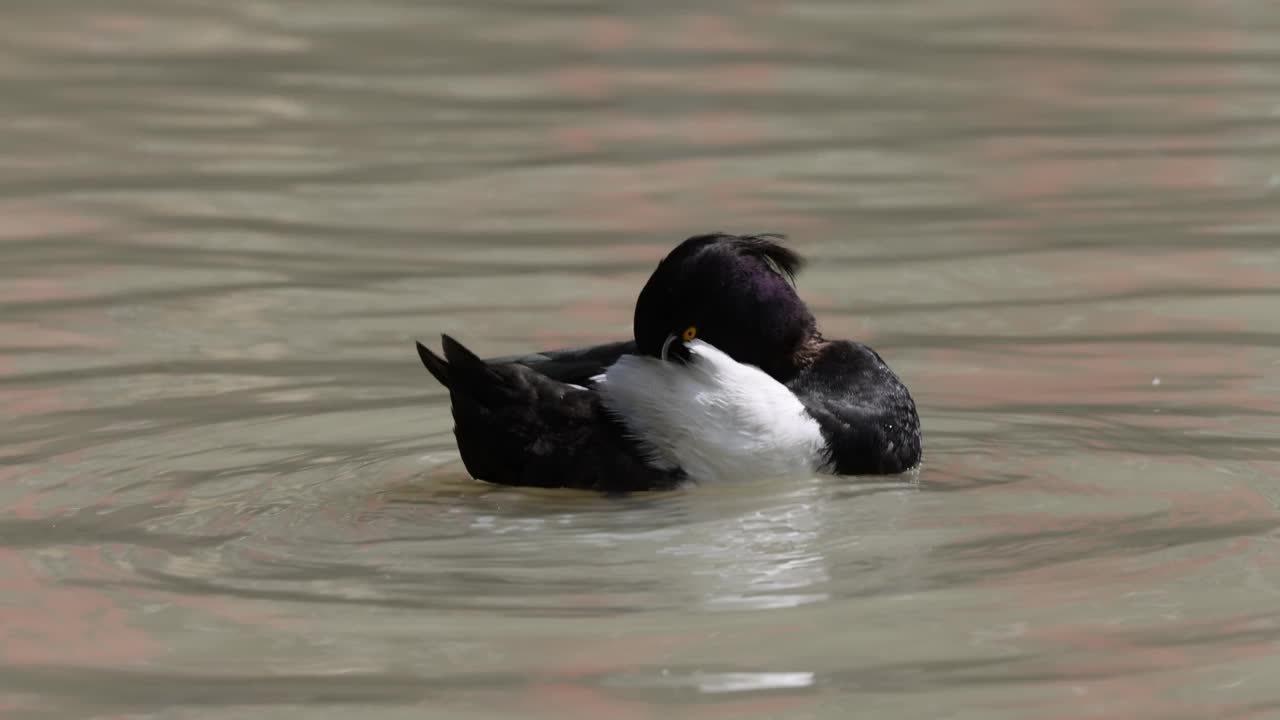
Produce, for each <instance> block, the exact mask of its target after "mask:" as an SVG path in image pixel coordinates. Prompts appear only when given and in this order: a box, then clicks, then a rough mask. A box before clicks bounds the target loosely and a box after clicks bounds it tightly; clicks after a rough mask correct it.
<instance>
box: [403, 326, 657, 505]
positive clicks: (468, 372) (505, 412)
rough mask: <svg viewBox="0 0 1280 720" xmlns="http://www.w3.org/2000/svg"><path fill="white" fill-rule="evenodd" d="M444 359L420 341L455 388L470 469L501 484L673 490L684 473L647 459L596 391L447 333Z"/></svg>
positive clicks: (458, 428)
mask: <svg viewBox="0 0 1280 720" xmlns="http://www.w3.org/2000/svg"><path fill="white" fill-rule="evenodd" d="M442 345H443V347H444V354H445V357H444V359H442V358H440V357H439V356H437V355H435V354H434V353H432V352H431V351H430V350H428V349H427V348H426V347H424V346H423V345H422V344H421V343H418V355H419V357H421V358H422V363H423V365H425V366H426V368H427V370H429V371H431V374H432V375H435V377H436V379H437V380H439V381H440V382H441V383H442V384H444V385H445V386H446V387H448V388H449V395H450V397H451V399H452V402H453V419H454V430H453V432H454V436H455V437H456V438H457V440H458V450H459V452H460V453H461V455H462V462H463V464H464V465H466V467H467V472H469V473H471V475H472V476H473V477H475V478H478V479H480V480H487V481H489V482H493V483H498V484H502V485H526V486H534V487H572V488H583V489H590V490H600V491H605V492H629V491H635V490H653V489H663V488H670V487H674V486H675V485H677V484H678V483H679V482H680V480H681V479H682V476H681V474H680V473H679V472H678V471H667V470H660V469H658V468H654V467H652V466H650V465H649V464H647V463H646V462H645V461H644V459H643V457H642V456H641V455H640V453H639V451H638V449H637V448H636V446H635V444H634V443H633V442H632V441H631V440H630V439H629V438H627V437H626V435H625V433H624V430H623V427H622V426H621V424H619V423H618V422H617V421H616V420H615V419H614V418H612V417H611V416H610V415H609V414H608V413H607V412H606V411H605V409H604V406H603V404H602V402H601V400H600V396H599V394H598V393H596V392H595V391H594V390H583V389H581V388H576V387H574V386H572V385H569V384H566V383H564V382H561V381H559V380H554V379H552V378H549V377H547V376H546V375H543V374H542V373H539V372H538V371H536V370H534V369H532V368H529V367H526V366H524V365H521V364H518V363H489V362H486V361H484V360H481V359H480V358H479V357H477V356H476V355H475V354H474V353H472V352H471V351H470V350H467V349H466V348H465V347H463V346H462V344H461V343H459V342H457V341H456V340H454V339H453V338H451V337H449V336H448V335H445V336H443V337H442Z"/></svg>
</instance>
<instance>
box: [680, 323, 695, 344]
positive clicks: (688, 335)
mask: <svg viewBox="0 0 1280 720" xmlns="http://www.w3.org/2000/svg"><path fill="white" fill-rule="evenodd" d="M680 337H682V338H684V341H685V342H689V341H690V340H692V339H694V338H696V337H698V328H696V327H694V326H693V325H690V326H689V327H687V328H685V329H684V332H682V333H680Z"/></svg>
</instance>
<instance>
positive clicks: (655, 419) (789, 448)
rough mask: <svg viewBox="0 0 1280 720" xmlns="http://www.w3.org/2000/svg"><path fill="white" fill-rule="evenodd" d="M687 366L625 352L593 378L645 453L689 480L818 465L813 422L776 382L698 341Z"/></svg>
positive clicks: (791, 472) (779, 473)
mask: <svg viewBox="0 0 1280 720" xmlns="http://www.w3.org/2000/svg"><path fill="white" fill-rule="evenodd" d="M689 351H690V353H691V355H692V359H691V360H690V361H689V363H688V364H687V365H684V364H680V363H678V362H668V361H663V360H659V359H658V358H652V357H642V356H638V355H624V356H622V357H621V358H619V359H618V361H617V362H616V363H614V364H613V365H612V366H610V367H609V369H608V370H606V371H605V374H604V375H602V376H599V377H598V378H596V379H597V381H599V384H598V389H599V391H600V394H601V396H602V397H603V399H604V403H605V407H607V408H608V409H609V410H610V412H612V413H614V414H615V415H617V416H618V417H619V418H620V419H621V420H622V421H623V423H625V424H626V426H627V429H628V430H629V431H630V432H631V434H632V436H634V437H635V438H636V439H638V440H640V441H641V442H642V443H644V444H645V445H646V446H647V449H648V450H649V452H650V454H651V459H652V460H653V461H655V462H656V463H657V464H660V465H662V466H665V467H671V466H678V467H681V468H683V469H684V471H685V473H686V474H688V476H689V478H690V479H691V480H694V481H695V482H723V481H730V480H741V479H750V478H771V477H788V476H796V475H811V474H813V473H814V472H816V471H819V470H820V469H821V468H822V466H823V465H824V464H825V459H826V444H825V441H824V440H823V437H822V432H821V431H820V430H819V429H818V423H817V421H816V420H814V419H813V418H812V417H810V416H809V414H808V413H806V412H805V410H804V406H803V405H801V404H800V400H799V399H797V398H796V396H795V395H794V394H793V393H792V392H791V391H790V390H788V389H787V388H786V386H784V385H783V384H782V383H780V382H778V381H777V380H774V379H773V378H771V377H769V375H768V374H767V373H765V372H764V371H763V370H761V369H759V368H757V367H755V366H754V365H743V364H742V363H739V362H737V361H736V360H734V359H733V358H731V357H729V356H728V355H726V354H725V353H723V352H721V351H720V350H717V349H716V348H715V347H714V346H712V345H709V344H707V343H705V342H703V341H701V340H694V341H693V342H691V343H689Z"/></svg>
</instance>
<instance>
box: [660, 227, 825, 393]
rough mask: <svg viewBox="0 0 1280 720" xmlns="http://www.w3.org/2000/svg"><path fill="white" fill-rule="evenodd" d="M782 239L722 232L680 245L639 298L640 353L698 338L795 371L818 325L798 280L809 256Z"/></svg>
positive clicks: (746, 359)
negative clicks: (798, 288)
mask: <svg viewBox="0 0 1280 720" xmlns="http://www.w3.org/2000/svg"><path fill="white" fill-rule="evenodd" d="M779 240H781V236H778V235H747V236H737V235H724V234H716V235H699V236H697V237H691V238H689V239H688V240H685V241H684V242H683V243H680V246H679V247H677V248H676V249H675V250H672V251H671V253H670V254H669V255H667V257H666V258H664V259H663V261H662V262H661V263H659V264H658V267H657V269H656V270H654V271H653V275H652V276H651V277H650V278H649V282H648V283H646V284H645V286H644V289H643V290H641V291H640V298H639V299H638V300H637V301H636V314H635V339H636V346H637V349H638V351H639V352H640V353H641V354H643V355H653V356H655V357H662V356H664V354H666V353H667V352H669V351H670V350H671V349H672V348H673V347H675V348H679V347H681V346H682V345H683V343H682V341H683V340H688V339H690V338H691V337H696V338H697V339H699V340H703V341H705V342H708V343H710V344H712V345H714V346H716V347H717V348H719V349H720V350H722V351H724V352H725V353H727V354H728V355H729V356H730V357H732V358H733V359H735V360H737V361H738V362H741V363H746V364H749V365H755V366H756V367H759V368H760V369H762V370H764V371H765V372H767V373H769V374H770V375H772V376H773V377H775V378H778V379H781V380H785V379H787V378H789V377H790V376H791V375H793V374H794V373H795V371H796V369H797V364H798V358H799V357H800V355H801V353H802V352H803V349H804V348H805V347H806V344H807V343H808V342H810V341H811V340H812V339H814V338H816V337H817V327H816V323H815V321H814V319H813V314H812V313H810V312H809V308H808V307H806V306H805V304H804V301H802V300H801V299H800V296H799V295H797V294H796V291H795V287H794V285H793V282H794V276H795V273H796V272H797V271H798V270H799V269H800V266H801V264H802V263H803V261H802V260H801V259H800V256H799V255H797V254H796V253H795V251H793V250H790V249H788V248H785V247H783V246H782V245H780V244H779V242H778V241H779ZM677 354H678V353H677Z"/></svg>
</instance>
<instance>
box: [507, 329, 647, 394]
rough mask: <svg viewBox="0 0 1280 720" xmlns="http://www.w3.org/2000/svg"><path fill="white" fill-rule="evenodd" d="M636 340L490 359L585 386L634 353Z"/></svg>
mask: <svg viewBox="0 0 1280 720" xmlns="http://www.w3.org/2000/svg"><path fill="white" fill-rule="evenodd" d="M635 352H636V343H635V341H634V340H623V341H620V342H612V343H604V344H603V345H592V346H590V347H580V348H566V349H563V350H548V351H546V352H537V353H530V354H528V355H508V356H506V357H500V358H491V359H489V360H486V361H485V362H489V363H516V364H517V365H524V366H525V367H529V368H533V369H534V370H537V371H538V372H539V373H541V374H543V375H546V376H547V377H549V378H551V379H553V380H559V381H560V382H566V383H573V384H574V385H582V386H584V387H585V386H586V385H588V384H589V383H590V381H591V378H593V377H595V376H596V375H599V374H600V373H602V372H604V371H605V369H606V368H608V367H609V366H610V365H612V364H613V363H614V362H616V361H617V359H618V358H620V357H622V356H623V355H634V354H635Z"/></svg>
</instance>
